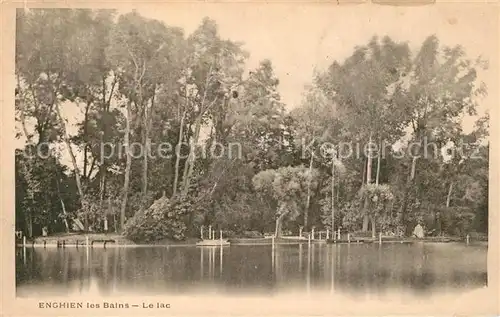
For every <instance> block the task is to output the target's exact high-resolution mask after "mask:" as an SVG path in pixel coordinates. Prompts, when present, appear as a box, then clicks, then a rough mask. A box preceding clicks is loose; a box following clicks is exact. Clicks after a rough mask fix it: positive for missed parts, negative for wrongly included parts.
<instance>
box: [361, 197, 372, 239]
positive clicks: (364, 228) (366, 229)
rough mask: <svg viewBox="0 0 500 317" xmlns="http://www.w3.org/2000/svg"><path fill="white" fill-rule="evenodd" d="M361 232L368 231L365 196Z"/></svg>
mask: <svg viewBox="0 0 500 317" xmlns="http://www.w3.org/2000/svg"><path fill="white" fill-rule="evenodd" d="M363 213H364V215H363V228H362V229H361V230H362V231H363V232H366V231H368V224H369V223H370V218H369V217H368V197H365V199H364V201H363Z"/></svg>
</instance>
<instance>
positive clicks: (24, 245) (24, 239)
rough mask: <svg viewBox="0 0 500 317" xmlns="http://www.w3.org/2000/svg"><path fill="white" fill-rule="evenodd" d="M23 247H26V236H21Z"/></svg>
mask: <svg viewBox="0 0 500 317" xmlns="http://www.w3.org/2000/svg"><path fill="white" fill-rule="evenodd" d="M23 248H26V236H23Z"/></svg>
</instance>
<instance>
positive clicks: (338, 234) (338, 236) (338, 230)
mask: <svg viewBox="0 0 500 317" xmlns="http://www.w3.org/2000/svg"><path fill="white" fill-rule="evenodd" d="M337 239H338V240H340V227H339V228H338V229H337Z"/></svg>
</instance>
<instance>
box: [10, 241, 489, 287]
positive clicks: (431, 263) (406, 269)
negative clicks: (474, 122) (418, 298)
mask: <svg viewBox="0 0 500 317" xmlns="http://www.w3.org/2000/svg"><path fill="white" fill-rule="evenodd" d="M486 254H487V248H486V247H481V246H474V247H472V246H465V245H460V244H445V245H443V244H415V245H406V244H401V245H389V244H387V245H362V244H360V245H357V244H352V245H329V244H311V245H310V246H309V245H307V244H300V245H275V246H274V247H272V246H265V245H264V246H262V245H261V246H231V247H194V246H193V247H151V248H149V247H148V248H146V247H138V248H119V247H113V248H108V249H103V248H96V249H92V248H88V249H87V248H79V249H76V248H66V249H57V248H47V249H43V248H34V249H33V248H18V249H17V250H16V282H17V285H18V295H19V296H25V295H27V296H29V295H32V294H33V293H38V291H39V290H40V289H41V288H43V290H44V291H43V293H47V289H49V290H50V291H51V293H49V294H52V293H56V294H59V295H62V294H70V293H73V294H75V293H76V294H82V293H88V292H92V293H100V294H102V295H116V294H120V293H127V292H141V293H154V294H163V293H195V292H205V293H206V292H209V293H212V292H219V293H229V292H230V293H234V292H245V293H247V292H268V293H276V292H283V291H291V290H293V291H295V290H302V291H303V292H307V293H309V292H311V291H313V290H314V291H318V290H319V291H326V292H328V291H329V292H331V293H334V292H341V293H351V294H354V295H355V294H362V293H364V294H379V295H382V294H384V293H385V292H387V291H390V290H403V291H406V290H409V291H412V292H414V293H416V294H419V293H420V294H428V293H430V292H433V291H439V292H442V291H447V290H450V291H451V290H457V289H471V288H476V287H481V286H483V285H485V284H486V282H487V274H486Z"/></svg>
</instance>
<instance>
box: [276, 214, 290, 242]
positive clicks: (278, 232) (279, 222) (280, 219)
mask: <svg viewBox="0 0 500 317" xmlns="http://www.w3.org/2000/svg"><path fill="white" fill-rule="evenodd" d="M287 214H288V212H285V213H282V214H281V215H279V217H278V218H276V228H275V231H274V237H275V238H279V237H281V227H282V226H283V218H285V216H286V215H287Z"/></svg>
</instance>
